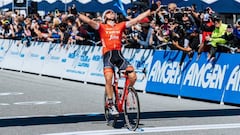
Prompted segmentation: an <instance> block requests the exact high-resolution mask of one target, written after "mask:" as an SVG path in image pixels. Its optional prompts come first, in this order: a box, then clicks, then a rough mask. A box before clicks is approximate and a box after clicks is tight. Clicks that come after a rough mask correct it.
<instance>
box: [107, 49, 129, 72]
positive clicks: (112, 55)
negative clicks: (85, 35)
mask: <svg viewBox="0 0 240 135" xmlns="http://www.w3.org/2000/svg"><path fill="white" fill-rule="evenodd" d="M103 66H104V68H112V69H114V67H118V68H119V69H120V70H125V69H126V68H127V67H128V66H131V64H130V63H129V62H128V61H127V60H126V59H125V58H124V57H123V55H122V52H121V51H120V50H112V51H108V52H106V53H105V54H104V55H103Z"/></svg>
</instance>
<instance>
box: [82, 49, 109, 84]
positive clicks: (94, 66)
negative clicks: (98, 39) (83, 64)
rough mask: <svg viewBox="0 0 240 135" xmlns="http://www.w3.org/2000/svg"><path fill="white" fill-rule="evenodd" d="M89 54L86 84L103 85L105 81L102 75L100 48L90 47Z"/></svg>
mask: <svg viewBox="0 0 240 135" xmlns="http://www.w3.org/2000/svg"><path fill="white" fill-rule="evenodd" d="M90 54H91V64H90V67H89V71H88V75H87V78H86V79H87V82H92V83H97V84H105V79H104V75H103V60H102V47H100V46H92V50H91V53H90Z"/></svg>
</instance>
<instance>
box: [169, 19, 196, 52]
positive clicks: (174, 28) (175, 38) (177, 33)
mask: <svg viewBox="0 0 240 135" xmlns="http://www.w3.org/2000/svg"><path fill="white" fill-rule="evenodd" d="M185 38H186V36H185V30H184V29H183V26H182V25H180V24H179V23H178V22H173V23H172V24H171V34H170V39H171V41H172V45H173V46H172V47H171V49H173V50H182V51H185V52H190V51H192V49H191V48H190V47H189V46H184V41H185Z"/></svg>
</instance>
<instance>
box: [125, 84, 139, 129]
mask: <svg viewBox="0 0 240 135" xmlns="http://www.w3.org/2000/svg"><path fill="white" fill-rule="evenodd" d="M124 117H125V122H126V125H127V128H128V129H129V130H132V131H135V130H136V129H137V128H138V125H139V121H140V104H139V98H138V94H137V92H136V90H135V89H134V88H133V87H129V88H128V95H127V97H126V98H125V104H124Z"/></svg>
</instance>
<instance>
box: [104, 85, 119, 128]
mask: <svg viewBox="0 0 240 135" xmlns="http://www.w3.org/2000/svg"><path fill="white" fill-rule="evenodd" d="M113 91H114V93H113V101H114V103H116V98H115V95H116V94H115V87H114V86H113ZM104 115H105V119H106V121H107V125H109V126H112V127H115V124H116V122H117V116H114V115H111V114H110V113H109V110H108V98H107V94H106V92H105V93H104Z"/></svg>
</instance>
